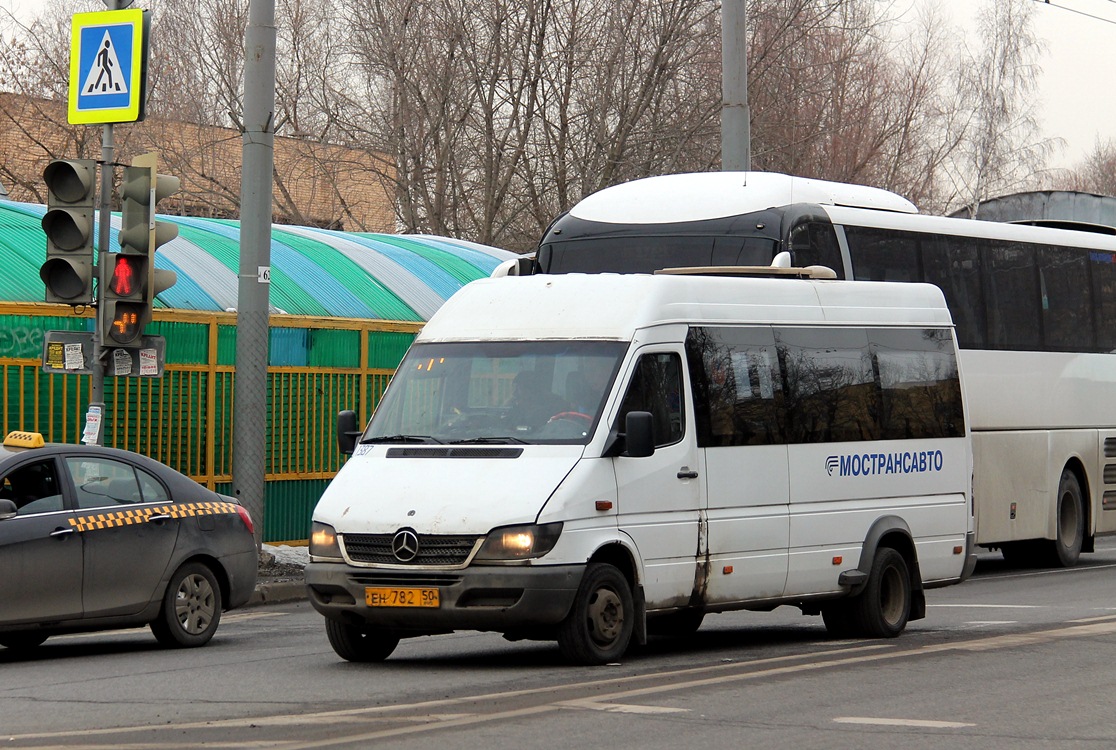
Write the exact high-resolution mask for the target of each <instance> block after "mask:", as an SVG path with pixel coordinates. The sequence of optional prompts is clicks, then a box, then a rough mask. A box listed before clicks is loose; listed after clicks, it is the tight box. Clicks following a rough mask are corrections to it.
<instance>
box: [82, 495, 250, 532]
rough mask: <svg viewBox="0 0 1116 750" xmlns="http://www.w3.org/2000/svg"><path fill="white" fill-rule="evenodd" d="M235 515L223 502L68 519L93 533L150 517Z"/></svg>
mask: <svg viewBox="0 0 1116 750" xmlns="http://www.w3.org/2000/svg"><path fill="white" fill-rule="evenodd" d="M228 513H236V505H234V504H233V503H223V502H204V503H180V504H176V505H157V506H154V507H149V508H133V509H129V510H117V511H107V512H104V513H94V514H91V515H88V516H79V517H77V518H71V519H70V526H72V527H74V528H75V529H77V530H78V531H95V530H99V529H111V528H115V527H117V526H132V525H134V524H137V523H146V522H147V519H149V518H150V517H151V516H170V517H171V518H186V517H188V516H216V515H223V514H228Z"/></svg>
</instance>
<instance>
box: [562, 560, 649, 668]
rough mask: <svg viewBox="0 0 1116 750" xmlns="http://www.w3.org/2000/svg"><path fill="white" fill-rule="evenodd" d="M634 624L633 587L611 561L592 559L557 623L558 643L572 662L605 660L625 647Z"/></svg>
mask: <svg viewBox="0 0 1116 750" xmlns="http://www.w3.org/2000/svg"><path fill="white" fill-rule="evenodd" d="M634 625H635V606H634V603H633V600H632V589H631V587H630V586H629V585H628V580H627V579H626V578H624V574H623V573H621V572H620V571H619V570H618V569H617V568H615V567H614V566H612V565H608V564H605V563H591V564H590V565H589V566H588V567H586V569H585V575H584V576H583V577H582V579H581V585H579V586H578V589H577V594H576V595H575V596H574V603H573V607H571V608H570V613H569V614H568V615H566V619H565V620H563V621H562V623H561V624H560V625H559V626H558V647H559V648H560V649H561V650H562V655H563V656H565V657H566V659H567V660H568V661H571V662H573V663H575V664H587V665H589V664H606V663H608V662H610V661H615V660H617V659H619V658H620V657H621V656H623V655H624V652H625V651H627V650H628V644H629V643H630V642H631V639H632V630H633V628H634Z"/></svg>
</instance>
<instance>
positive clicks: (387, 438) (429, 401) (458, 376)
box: [361, 341, 628, 445]
mask: <svg viewBox="0 0 1116 750" xmlns="http://www.w3.org/2000/svg"><path fill="white" fill-rule="evenodd" d="M627 346H628V345H627V343H625V342H619V341H488V342H454V343H426V344H416V345H415V346H414V347H412V348H411V350H410V351H409V352H408V353H407V356H406V357H405V358H404V360H403V362H402V363H401V364H400V365H399V369H398V370H397V371H396V374H395V377H394V378H393V379H392V381H391V387H390V388H388V390H387V392H386V393H385V394H384V398H383V401H381V403H380V405H379V407H378V408H377V409H376V413H375V415H374V416H373V418H372V421H371V422H370V423H369V425H368V428H367V430H365V432H364V435H363V436H362V438H361V442H363V443H383V442H398V443H445V444H470V443H472V444H518V443H549V444H580V445H584V444H586V443H587V442H588V441H589V437H590V435H592V434H593V430H594V428H595V427H596V424H597V421H598V420H599V419H600V415H601V410H602V408H603V406H604V401H605V397H606V396H607V395H608V392H609V390H610V389H611V386H612V381H613V379H614V378H615V377H616V371H617V369H618V368H619V366H620V361H621V359H622V358H623V356H624V352H625V351H626V349H627Z"/></svg>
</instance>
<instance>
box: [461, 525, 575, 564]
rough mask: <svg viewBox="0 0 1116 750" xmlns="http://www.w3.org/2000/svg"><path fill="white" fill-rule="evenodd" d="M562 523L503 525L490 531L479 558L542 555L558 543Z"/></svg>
mask: <svg viewBox="0 0 1116 750" xmlns="http://www.w3.org/2000/svg"><path fill="white" fill-rule="evenodd" d="M561 533H562V524H561V523H544V524H529V525H524V526H501V527H500V528H496V529H493V530H492V531H490V532H488V537H487V538H486V539H485V540H484V544H483V545H482V546H481V548H480V552H478V553H477V557H476V559H477V560H527V559H530V558H532V557H542V556H543V555H545V554H546V553H547V552H550V550H552V549H554V545H555V544H557V543H558V535H559V534H561Z"/></svg>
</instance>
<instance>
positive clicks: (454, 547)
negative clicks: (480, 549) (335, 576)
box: [342, 534, 484, 567]
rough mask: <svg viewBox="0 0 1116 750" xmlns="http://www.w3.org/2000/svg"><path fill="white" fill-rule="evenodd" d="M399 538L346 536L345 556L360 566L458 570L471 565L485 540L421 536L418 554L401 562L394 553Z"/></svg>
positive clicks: (392, 536) (473, 536) (439, 535)
mask: <svg viewBox="0 0 1116 750" xmlns="http://www.w3.org/2000/svg"><path fill="white" fill-rule="evenodd" d="M394 537H395V534H345V535H343V536H342V540H343V541H344V545H345V554H346V556H347V557H348V559H349V560H350V561H352V562H353V563H356V564H358V565H360V564H364V565H401V566H407V567H411V566H422V565H430V566H436V567H458V566H462V565H465V564H466V563H468V562H469V558H470V557H472V555H473V550H474V549H476V547H477V545H478V544H480V542H481V540H482V539H484V537H481V536H475V535H472V536H456V535H446V534H418V545H417V546H418V551H417V553H416V554H415V556H414V558H413V559H410V560H400V559H399V558H397V557H396V556H395V554H394V553H393V552H392V550H391V542H392V539H393V538H394Z"/></svg>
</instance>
